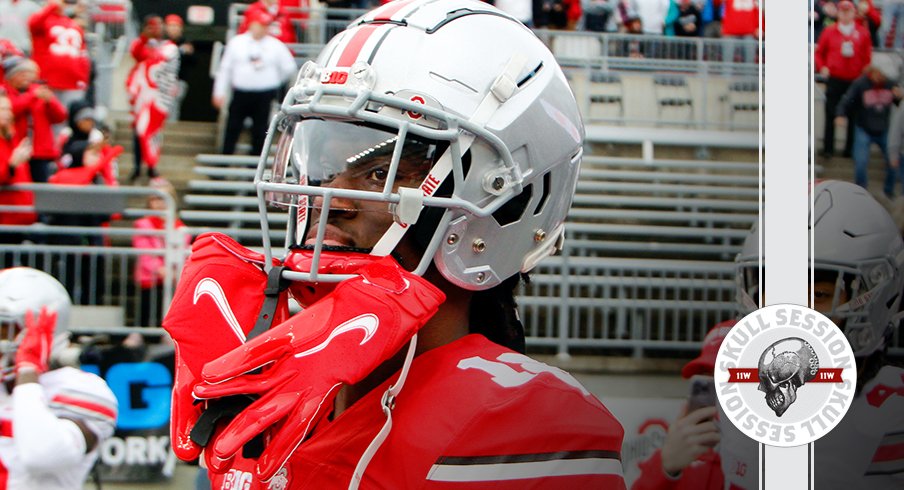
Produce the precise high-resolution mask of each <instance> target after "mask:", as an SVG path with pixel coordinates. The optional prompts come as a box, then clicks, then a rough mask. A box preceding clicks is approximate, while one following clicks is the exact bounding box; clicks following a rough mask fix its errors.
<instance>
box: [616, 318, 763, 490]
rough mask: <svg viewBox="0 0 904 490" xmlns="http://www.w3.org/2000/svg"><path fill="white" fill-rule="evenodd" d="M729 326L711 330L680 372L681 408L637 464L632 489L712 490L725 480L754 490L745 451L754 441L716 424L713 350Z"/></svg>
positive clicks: (726, 323)
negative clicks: (683, 383)
mask: <svg viewBox="0 0 904 490" xmlns="http://www.w3.org/2000/svg"><path fill="white" fill-rule="evenodd" d="M734 324H735V320H726V321H724V322H722V323H719V324H717V325H716V326H715V327H713V328H712V330H710V331H709V333H708V334H707V335H706V338H704V339H703V348H702V349H701V351H700V355H699V356H698V357H697V358H696V359H694V360H692V361H690V362H689V363H687V364H686V365H685V366H684V368H683V369H682V370H681V376H682V377H683V378H685V379H688V380H689V381H690V386H689V390H688V399H687V404H686V405H685V407H684V409H683V410H682V412H681V414H680V415H679V416H678V419H677V420H675V421H674V422H673V423H672V424H671V425H670V426H669V431H668V435H666V438H665V442H663V444H662V447H661V448H660V449H658V450H656V452H654V453H653V455H652V456H650V458H648V459H647V460H646V461H644V462H642V463H640V465H639V467H640V472H641V473H640V476H639V477H638V478H637V480H635V481H634V484H633V485H632V486H631V488H632V490H665V489H669V490H683V489H687V490H691V489H693V490H710V489H712V490H716V489H722V488H725V483H726V481H727V482H728V483H729V484H730V488H732V489H750V488H756V477H755V474H756V471H755V469H754V468H753V467H754V466H755V465H756V463H757V461H756V452H751V451H745V450H746V449H749V448H751V447H753V448H755V443H751V444H744V443H743V442H742V440H741V439H739V440H737V441H736V440H734V438H733V435H734V432H733V431H731V430H732V429H733V427H734V426H733V425H732V424H720V423H719V411H718V408H717V407H718V403H717V400H716V392H715V382H714V379H713V370H714V369H715V364H716V355H717V354H718V353H719V347H720V346H721V345H722V340H723V339H725V336H726V335H728V332H729V331H731V327H732V326H733V325H734ZM726 426H728V427H726ZM723 430H724V431H725V432H723ZM730 431H731V432H730ZM742 437H743V436H742ZM726 439H731V440H732V441H731V443H730V444H729V443H728V442H727V441H726ZM748 441H749V440H748ZM736 442H739V443H738V444H736ZM717 446H718V448H717ZM748 446H749V447H748ZM751 456H752V457H751ZM751 482H752V483H753V485H752V486H751V485H750V483H751Z"/></svg>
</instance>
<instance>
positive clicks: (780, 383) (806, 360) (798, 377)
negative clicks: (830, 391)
mask: <svg viewBox="0 0 904 490" xmlns="http://www.w3.org/2000/svg"><path fill="white" fill-rule="evenodd" d="M818 370H819V358H818V357H816V351H815V350H813V346H812V345H810V344H809V343H808V342H807V341H805V340H803V339H800V338H797V337H790V338H787V339H784V340H779V341H778V342H775V343H773V344H772V345H770V346H769V347H768V348H767V349H766V350H765V352H763V354H762V355H761V356H760V363H759V376H760V385H759V387H758V388H759V390H760V391H762V392H764V393H766V404H767V405H769V408H771V409H772V411H773V412H775V415H776V416H778V417H781V416H782V414H783V413H785V410H788V407H790V406H791V404H792V403H794V401H795V400H797V390H798V389H799V388H800V387H801V386H803V385H804V383H806V382H807V381H810V380H811V379H813V378H814V377H816V372H817V371H818Z"/></svg>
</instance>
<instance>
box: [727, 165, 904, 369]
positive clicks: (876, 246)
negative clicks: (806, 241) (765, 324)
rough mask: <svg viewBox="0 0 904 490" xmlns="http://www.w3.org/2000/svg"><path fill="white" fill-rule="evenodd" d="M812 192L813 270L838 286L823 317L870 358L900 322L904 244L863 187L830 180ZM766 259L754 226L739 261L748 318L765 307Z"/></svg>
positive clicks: (741, 301)
mask: <svg viewBox="0 0 904 490" xmlns="http://www.w3.org/2000/svg"><path fill="white" fill-rule="evenodd" d="M811 192H813V193H814V201H813V202H814V204H813V206H814V207H813V209H812V210H811V213H812V221H813V227H814V228H813V230H812V233H813V248H812V250H813V252H812V253H813V254H814V255H813V256H812V257H811V259H812V262H813V267H814V269H815V272H816V274H818V275H819V274H829V277H831V278H832V280H833V281H835V290H834V296H833V298H832V307H831V309H830V310H829V311H822V312H821V313H823V314H825V315H826V316H828V317H829V318H832V319H833V320H835V321H837V322H839V323H840V325H839V326H840V327H842V329H843V330H844V333H845V336H847V338H848V341H849V342H850V344H851V347H852V348H853V350H854V355H856V356H858V357H859V356H866V355H869V354H871V353H873V352H875V351H877V350H879V349H881V348H883V347H884V345H885V339H886V338H887V336H888V334H889V333H890V332H891V330H892V329H893V328H895V327H896V324H897V322H898V321H899V320H900V318H898V316H897V315H898V311H899V309H900V304H901V293H902V289H904V272H902V264H904V241H902V240H901V234H900V232H899V230H898V227H897V226H896V225H895V223H894V221H893V220H892V218H891V216H889V214H888V212H887V211H886V210H885V208H883V207H882V205H880V204H879V203H878V202H877V201H876V200H875V199H874V198H873V197H872V196H871V195H870V194H869V193H868V192H867V191H866V190H865V189H863V188H862V187H860V186H857V185H854V184H852V183H849V182H840V181H834V180H824V181H819V182H818V183H817V184H816V185H815V186H814V187H813V189H812V190H811ZM760 260H761V257H760V247H759V232H758V230H757V227H756V226H754V227H753V229H751V231H750V234H749V235H748V236H747V240H746V241H745V242H744V247H743V249H742V251H741V253H740V254H738V258H737V261H736V263H737V285H738V303H739V306H740V309H741V313H742V314H747V313H750V312H752V311H753V310H755V309H756V307H757V303H758V302H759V301H758V300H759V296H760V294H761V288H760V283H759V278H758V276H759V273H758V270H759V267H758V266H759V261H760ZM843 295H845V296H846V297H847V301H842V300H843V298H844V296H843Z"/></svg>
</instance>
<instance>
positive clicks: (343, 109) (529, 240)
mask: <svg viewBox="0 0 904 490" xmlns="http://www.w3.org/2000/svg"><path fill="white" fill-rule="evenodd" d="M583 136H584V127H583V124H582V122H581V118H580V114H579V111H578V106H577V103H576V102H575V99H574V96H573V94H572V92H571V90H570V88H569V86H568V83H567V81H566V79H565V76H564V74H563V73H562V70H561V68H560V67H559V66H558V64H557V63H556V60H555V58H554V57H553V55H552V54H551V53H550V51H549V50H548V49H547V48H546V46H545V45H544V44H543V43H542V42H541V41H540V40H539V39H538V38H537V37H536V36H535V35H534V34H533V33H532V32H531V31H530V30H529V29H528V28H526V27H525V26H524V25H523V24H521V23H520V22H518V21H517V20H515V19H514V18H512V17H510V16H509V15H507V14H505V13H503V12H501V11H499V10H497V9H495V8H494V7H492V6H490V5H488V4H486V3H483V2H478V1H472V0H440V1H436V0H412V1H408V0H404V1H396V2H390V3H388V4H386V5H384V6H382V7H379V8H377V9H376V10H374V11H372V12H370V13H368V14H366V15H364V16H363V17H361V18H359V19H358V20H356V21H355V22H353V23H352V24H351V25H350V26H349V27H348V29H347V30H345V31H343V32H341V33H339V34H338V35H337V36H336V37H335V38H333V39H332V40H331V41H330V42H329V43H328V44H327V46H326V47H325V48H324V50H323V51H322V53H321V54H320V56H319V57H318V59H317V60H316V62H308V63H307V64H305V65H304V66H303V67H302V68H301V70H300V71H299V74H298V77H297V79H296V82H295V84H294V86H293V87H292V88H291V89H290V90H289V91H288V93H287V95H286V97H285V100H284V101H283V103H282V105H281V108H280V111H279V113H278V114H277V115H276V117H275V118H274V120H273V121H272V122H271V126H270V131H269V134H268V139H267V144H266V145H265V150H264V152H263V154H262V156H261V161H260V164H259V167H258V171H257V175H256V178H255V183H256V187H257V193H258V198H259V201H260V211H261V214H262V227H263V231H264V246H265V250H266V253H267V259H268V260H267V263H268V264H269V263H270V260H269V259H270V257H272V256H273V252H272V250H271V246H270V241H269V224H268V222H267V218H266V211H267V207H268V205H271V206H272V205H276V206H278V207H282V208H284V209H287V210H288V211H289V213H290V219H289V226H288V230H287V235H288V236H287V240H286V244H285V245H286V247H289V248H291V247H297V246H305V245H306V246H307V247H309V248H313V254H314V261H313V265H312V268H313V269H314V270H315V272H314V273H312V274H304V273H302V274H298V273H295V274H294V275H293V274H292V273H289V274H287V276H288V277H290V278H292V279H299V280H307V281H314V280H320V281H330V282H333V281H338V280H342V279H344V278H346V277H348V276H342V275H333V276H331V275H327V274H317V273H316V269H317V264H318V260H319V259H318V257H319V255H320V253H321V252H322V251H323V250H329V249H331V247H336V246H338V247H339V248H340V249H342V248H346V249H351V248H359V249H362V248H363V249H364V251H365V252H366V253H370V254H373V255H379V256H382V255H387V254H390V253H393V252H394V251H395V250H396V247H397V246H398V245H399V243H400V242H401V241H402V239H403V238H405V239H406V240H414V242H415V243H417V244H418V249H419V250H422V251H423V254H422V255H419V256H418V257H417V259H418V262H417V266H416V269H415V272H416V273H419V274H423V273H424V272H425V271H426V270H427V268H428V267H429V266H430V264H431V263H433V264H435V265H436V267H437V269H438V270H439V271H440V272H441V273H442V275H443V276H444V277H445V278H446V279H448V280H449V281H450V282H452V283H453V284H455V285H457V286H459V287H462V288H465V289H470V290H482V289H487V288H490V287H493V286H495V285H497V284H499V283H501V282H502V281H503V280H505V279H507V278H509V277H511V276H513V275H515V274H517V273H518V272H526V271H529V270H530V269H532V268H533V267H534V266H535V265H536V264H537V262H538V261H539V260H540V259H542V258H543V257H545V256H547V255H550V254H551V253H554V252H555V251H556V249H557V248H559V247H561V240H562V239H563V236H564V233H563V230H564V226H563V224H564V221H565V215H566V213H567V211H568V208H569V207H570V205H571V200H572V196H573V194H574V189H575V186H576V184H577V176H578V167H579V164H580V161H581V155H582V142H583ZM273 145H275V146H276V151H275V153H274V156H273V157H272V158H271V159H268V158H267V157H268V156H269V155H270V153H271V151H270V146H273ZM352 210H353V211H355V212H358V211H370V212H372V214H371V215H370V216H373V217H374V222H387V221H388V223H387V224H386V226H385V227H386V228H388V229H386V231H385V232H384V233H382V237H381V238H380V239H379V240H378V241H376V243H367V244H360V243H356V242H355V241H354V240H351V239H349V238H348V237H345V239H343V237H342V236H341V235H342V234H341V233H340V232H337V231H336V230H335V229H333V228H331V227H329V226H328V223H330V222H332V221H333V220H335V219H338V218H337V215H339V214H342V213H345V212H349V211H352ZM381 213H382V215H383V216H380V214H381ZM321 216H323V219H321ZM386 216H391V219H388V220H387V219H386ZM406 235H407V236H406Z"/></svg>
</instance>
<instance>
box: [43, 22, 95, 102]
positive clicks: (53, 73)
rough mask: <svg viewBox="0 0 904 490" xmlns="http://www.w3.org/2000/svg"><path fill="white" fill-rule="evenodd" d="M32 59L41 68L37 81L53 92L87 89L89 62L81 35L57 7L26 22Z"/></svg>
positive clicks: (79, 27) (81, 32)
mask: <svg viewBox="0 0 904 490" xmlns="http://www.w3.org/2000/svg"><path fill="white" fill-rule="evenodd" d="M28 28H29V30H30V31H31V40H32V58H34V60H35V63H37V64H38V66H40V67H41V78H43V79H44V80H47V85H48V86H49V87H50V88H52V89H54V90H75V89H79V90H84V89H86V88H88V78H89V76H90V72H91V60H90V58H89V57H88V46H87V45H86V44H85V33H84V31H82V28H81V26H79V25H78V24H77V23H76V22H75V21H74V20H72V19H70V18H69V17H66V16H65V15H63V13H62V12H61V11H60V8H59V6H53V5H47V6H45V7H44V8H42V9H41V10H39V11H38V12H36V13H35V14H34V15H32V16H31V18H29V19H28Z"/></svg>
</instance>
